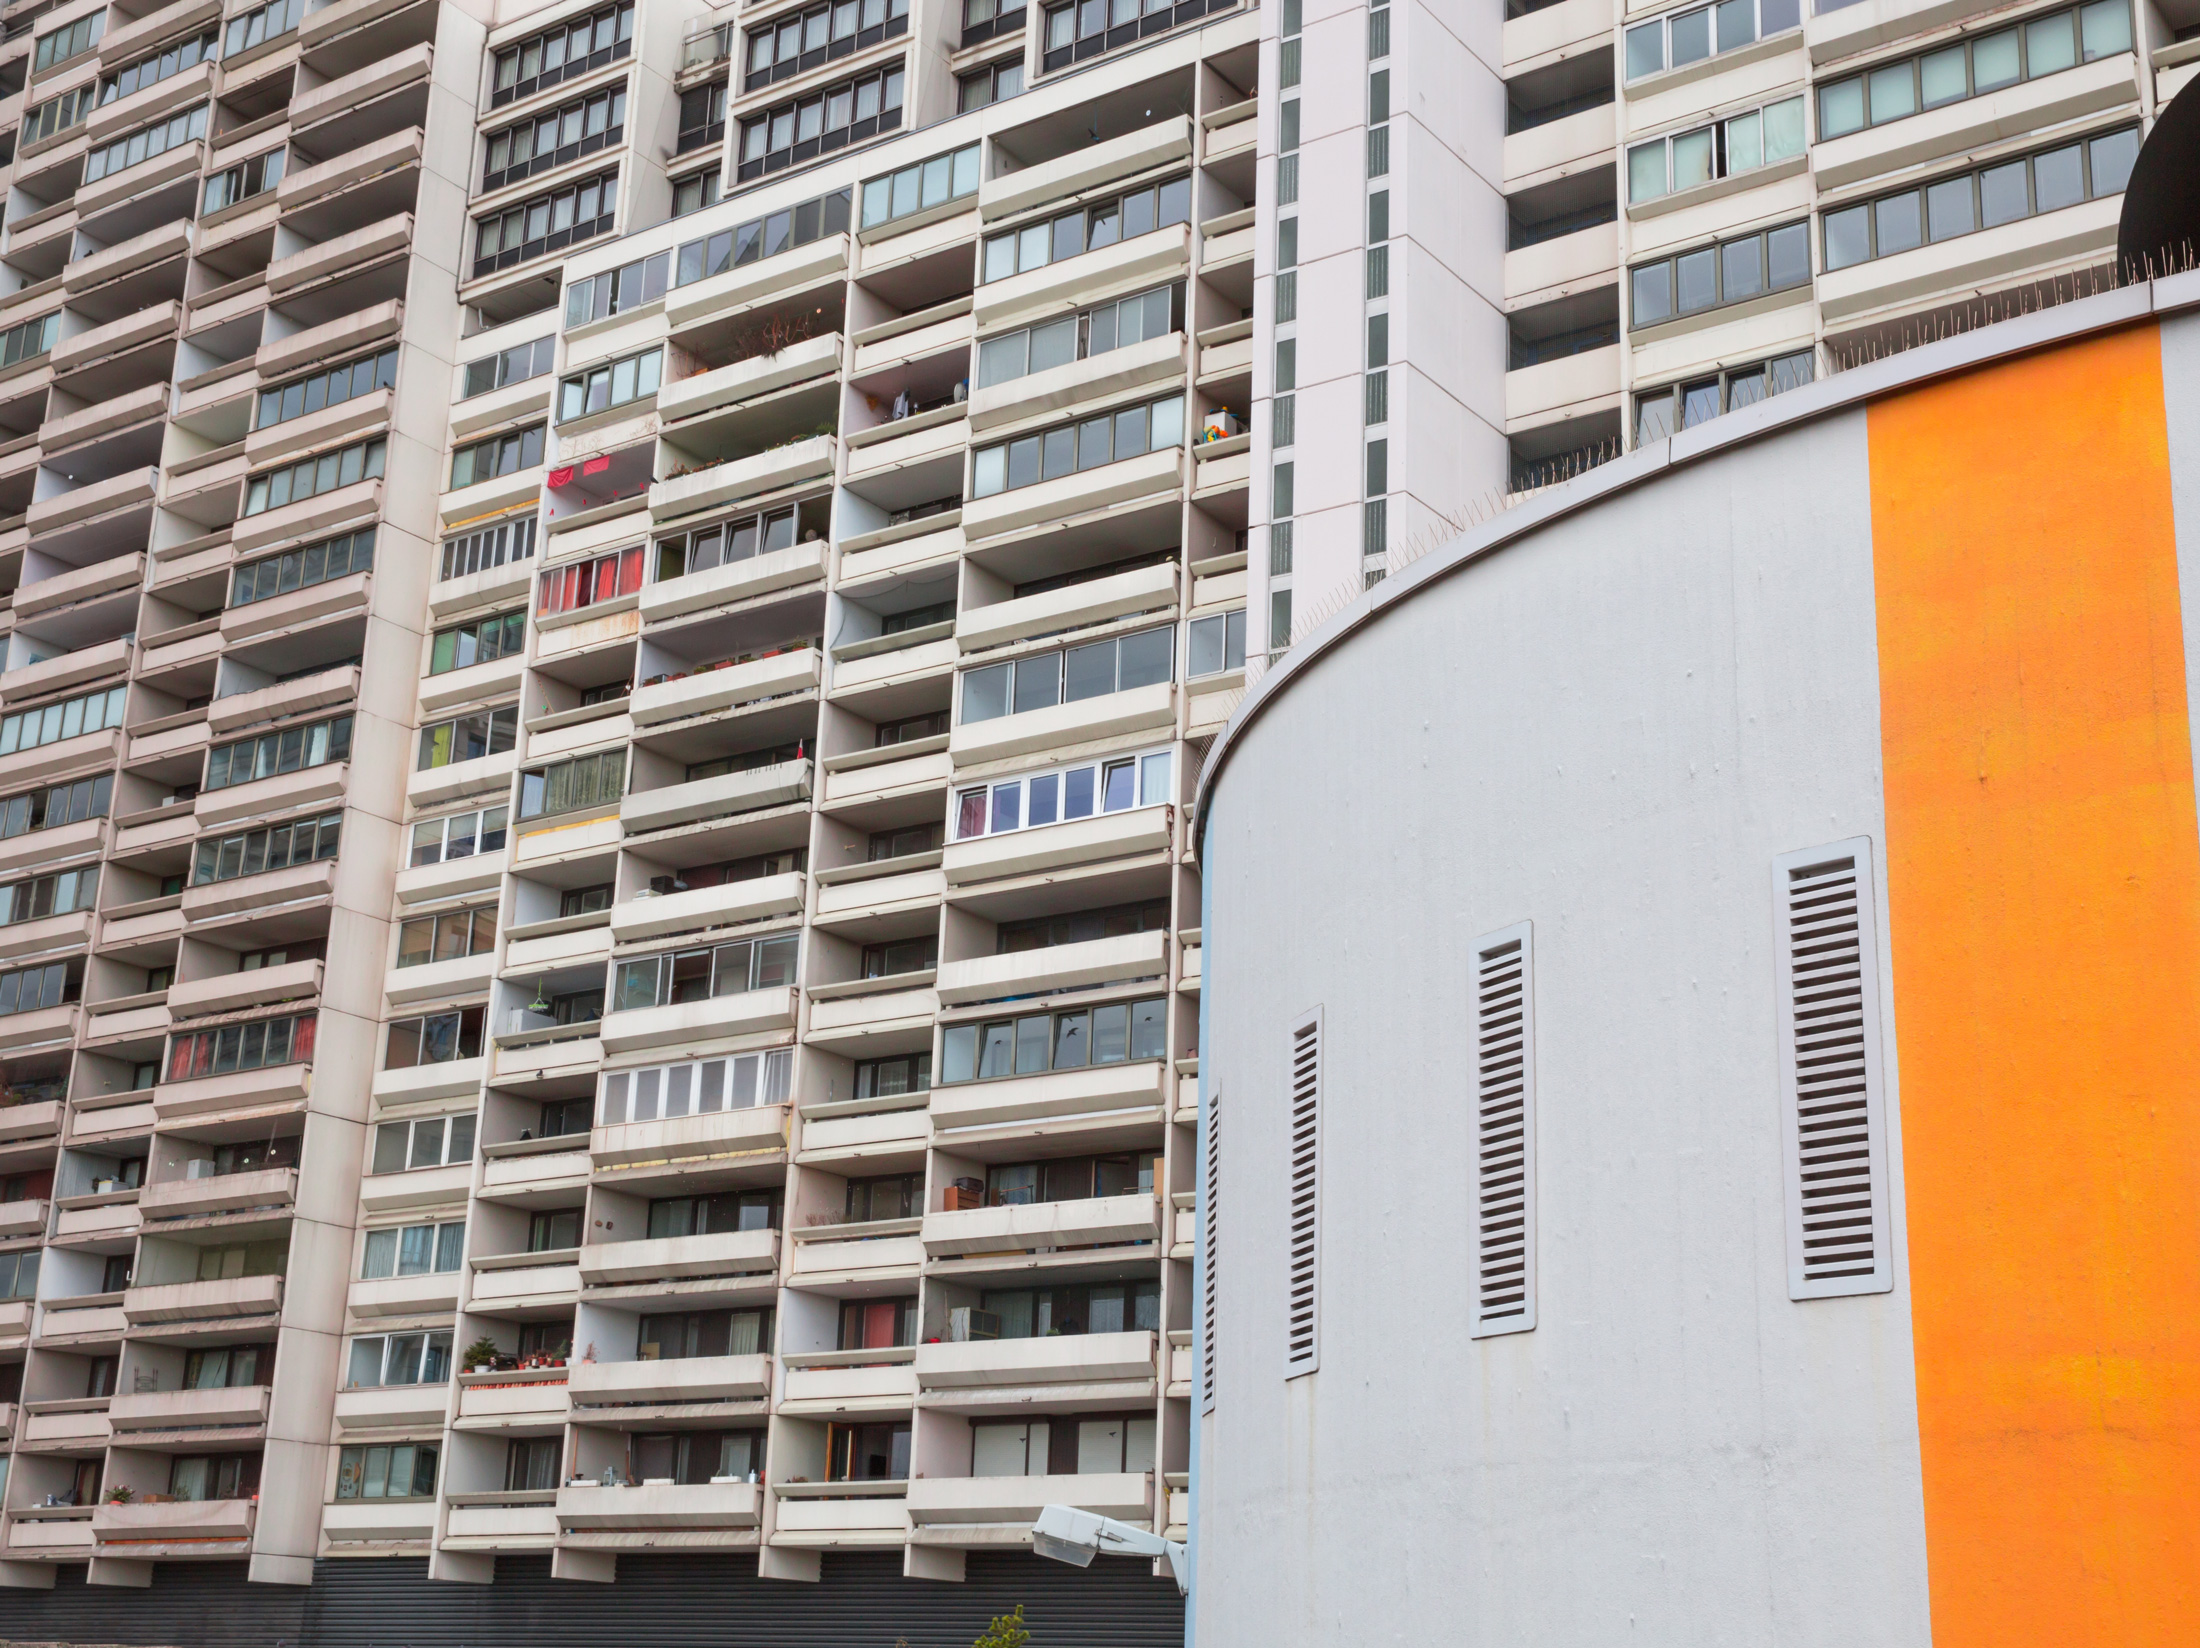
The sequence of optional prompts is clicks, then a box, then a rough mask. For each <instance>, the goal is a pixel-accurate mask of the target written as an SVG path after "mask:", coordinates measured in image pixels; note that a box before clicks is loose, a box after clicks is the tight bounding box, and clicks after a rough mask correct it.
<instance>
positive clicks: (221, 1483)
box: [168, 1453, 260, 1501]
mask: <svg viewBox="0 0 2200 1648" xmlns="http://www.w3.org/2000/svg"><path fill="white" fill-rule="evenodd" d="M259 1491H260V1456H259V1455H258V1454H256V1453H224V1454H211V1455H208V1454H186V1455H179V1456H177V1457H176V1458H175V1459H172V1460H170V1461H169V1465H168V1496H169V1498H171V1499H182V1500H193V1501H197V1500H210V1499H252V1498H255V1497H256V1496H257V1495H258V1494H259Z"/></svg>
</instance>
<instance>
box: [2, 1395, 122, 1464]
mask: <svg viewBox="0 0 2200 1648" xmlns="http://www.w3.org/2000/svg"><path fill="white" fill-rule="evenodd" d="M22 1411H23V1425H22V1436H21V1438H20V1440H18V1442H17V1443H16V1447H17V1448H18V1449H19V1450H33V1449H35V1450H37V1451H39V1452H42V1453H60V1452H67V1451H69V1450H72V1449H95V1450H96V1449H99V1448H103V1447H105V1446H106V1445H107V1439H108V1438H109V1437H110V1436H111V1435H113V1429H112V1427H111V1426H109V1424H108V1423H107V1399H106V1398H105V1397H96V1396H95V1397H73V1398H65V1399H63V1400H60V1401H48V1402H25V1403H23V1404H22Z"/></svg>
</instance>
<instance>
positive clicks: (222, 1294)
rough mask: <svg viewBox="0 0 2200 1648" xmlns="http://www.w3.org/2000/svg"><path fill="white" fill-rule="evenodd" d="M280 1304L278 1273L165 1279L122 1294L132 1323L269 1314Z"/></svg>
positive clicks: (126, 1315) (125, 1317)
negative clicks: (210, 1279) (208, 1279)
mask: <svg viewBox="0 0 2200 1648" xmlns="http://www.w3.org/2000/svg"><path fill="white" fill-rule="evenodd" d="M282 1308H283V1279H282V1278H281V1277H280V1276H238V1277H233V1278H231V1279H229V1280H227V1281H219V1282H164V1283H159V1284H156V1285H154V1286H151V1287H134V1288H131V1289H129V1290H128V1291H127V1292H125V1293H124V1294H123V1296H122V1314H123V1317H124V1319H125V1320H127V1321H128V1322H129V1323H130V1324H131V1325H132V1326H136V1325H138V1324H140V1323H144V1322H195V1321H214V1320H219V1319H223V1318H228V1317H236V1316H268V1315H272V1314H274V1313H275V1312H276V1311H279V1310H281V1309H282Z"/></svg>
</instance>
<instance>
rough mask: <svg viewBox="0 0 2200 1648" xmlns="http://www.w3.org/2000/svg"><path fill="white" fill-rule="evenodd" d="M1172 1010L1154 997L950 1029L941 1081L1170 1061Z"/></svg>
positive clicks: (945, 1034) (944, 1038) (943, 1038)
mask: <svg viewBox="0 0 2200 1648" xmlns="http://www.w3.org/2000/svg"><path fill="white" fill-rule="evenodd" d="M1094 936H1095V937H1097V936H1099V935H1098V934H1095V935H1094ZM1168 1009H1169V1004H1168V1000H1167V998H1165V997H1162V996H1151V997H1148V998H1147V999H1146V1000H1144V1001H1117V1002H1110V1003H1108V1004H1107V1005H1106V1006H1104V1007H1080V1008H1077V1009H1076V1010H1075V1011H1073V1012H1067V1013H1027V1014H1025V1015H1024V1016H1023V1017H1022V1018H1016V1019H991V1020H988V1021H987V1022H985V1023H983V1024H951V1025H949V1026H948V1027H947V1028H946V1029H945V1030H943V1031H942V1032H941V1033H940V1082H941V1084H942V1085H943V1086H948V1085H952V1084H954V1083H956V1082H966V1081H991V1080H992V1079H993V1078H994V1077H996V1076H1033V1075H1041V1074H1044V1073H1045V1072H1046V1071H1049V1070H1082V1069H1084V1068H1085V1067H1086V1066H1087V1065H1094V1064H1124V1063H1127V1062H1130V1061H1133V1060H1138V1059H1159V1058H1166V1057H1167V1056H1168Z"/></svg>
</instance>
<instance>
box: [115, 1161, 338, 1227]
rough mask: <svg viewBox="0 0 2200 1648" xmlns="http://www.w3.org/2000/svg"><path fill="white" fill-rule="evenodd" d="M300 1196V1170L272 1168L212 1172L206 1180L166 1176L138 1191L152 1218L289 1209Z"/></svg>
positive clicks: (143, 1209)
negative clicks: (258, 1209) (240, 1171)
mask: <svg viewBox="0 0 2200 1648" xmlns="http://www.w3.org/2000/svg"><path fill="white" fill-rule="evenodd" d="M297 1199H298V1170H297V1169H296V1168H295V1167H268V1168H261V1169H259V1170H258V1171H256V1172H251V1173H222V1174H209V1175H207V1176H206V1177H205V1178H203V1179H162V1180H157V1181H155V1182H154V1183H152V1184H149V1185H147V1186H146V1187H145V1188H144V1189H143V1190H141V1191H139V1192H138V1209H139V1212H140V1213H141V1214H142V1215H143V1216H144V1217H146V1218H149V1219H183V1218H191V1217H194V1216H197V1215H200V1214H207V1213H236V1212H240V1211H242V1210H243V1209H245V1208H254V1207H257V1208H286V1209H287V1208H289V1207H291V1206H292V1205H293V1204H294V1203H295V1202H296V1201H297Z"/></svg>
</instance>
